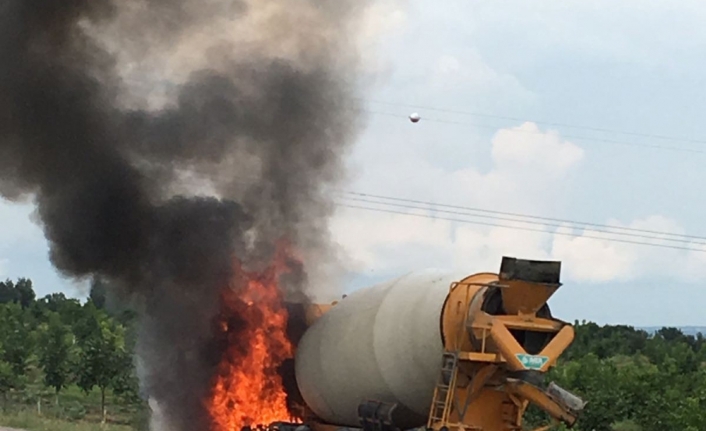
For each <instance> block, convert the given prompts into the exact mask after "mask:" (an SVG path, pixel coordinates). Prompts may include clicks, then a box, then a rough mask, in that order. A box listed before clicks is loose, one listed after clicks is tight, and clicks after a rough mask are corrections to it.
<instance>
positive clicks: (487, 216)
mask: <svg viewBox="0 0 706 431" xmlns="http://www.w3.org/2000/svg"><path fill="white" fill-rule="evenodd" d="M344 199H348V200H351V201H355V202H363V203H369V204H379V205H387V206H391V207H397V208H407V209H417V210H430V209H431V208H424V207H421V206H416V205H405V204H398V203H387V202H380V201H374V200H368V199H361V198H350V197H344ZM434 211H436V212H440V213H445V214H453V215H465V216H469V217H477V218H484V219H490V220H500V221H510V222H518V223H524V224H529V225H534V226H544V227H549V228H562V227H567V226H565V225H561V224H552V223H546V222H537V221H530V220H520V219H516V218H508V217H498V216H494V215H488V214H472V213H469V212H462V211H449V210H442V209H434ZM568 227H572V228H579V229H581V228H582V227H580V226H568ZM583 229H584V230H588V229H587V228H586V227H585V226H584V227H583ZM616 229H620V228H617V227H616ZM590 230H591V231H593V232H598V233H605V234H610V235H620V236H626V237H632V238H642V239H652V240H661V241H670V242H676V243H684V244H698V245H704V246H706V243H705V242H697V241H693V240H689V239H678V238H658V237H656V236H653V235H644V234H636V233H629V232H611V231H607V230H601V229H593V228H591V229H590Z"/></svg>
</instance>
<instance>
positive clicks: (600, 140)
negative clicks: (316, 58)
mask: <svg viewBox="0 0 706 431" xmlns="http://www.w3.org/2000/svg"><path fill="white" fill-rule="evenodd" d="M355 110H358V111H361V112H366V113H369V114H376V115H385V116H390V117H397V118H405V119H407V118H408V117H407V116H406V115H402V114H397V113H392V112H381V111H371V110H367V109H359V108H355ZM422 121H431V122H435V123H445V124H456V125H462V126H473V127H478V128H481V129H489V130H496V131H497V130H499V129H501V127H498V126H489V125H486V124H478V123H470V122H466V121H451V120H443V119H439V118H430V117H422ZM502 130H503V131H504V132H510V133H524V134H532V135H544V134H545V133H544V132H541V131H533V130H522V129H517V128H513V129H502ZM561 137H562V139H573V140H581V141H589V142H598V143H604V144H616V145H623V146H629V147H642V148H652V149H658V150H667V151H677V152H686V153H694V154H706V150H699V149H695V148H685V147H672V146H666V145H655V144H641V143H636V142H627V141H618V140H614V139H603V138H592V137H588V136H574V135H564V134H562V135H561Z"/></svg>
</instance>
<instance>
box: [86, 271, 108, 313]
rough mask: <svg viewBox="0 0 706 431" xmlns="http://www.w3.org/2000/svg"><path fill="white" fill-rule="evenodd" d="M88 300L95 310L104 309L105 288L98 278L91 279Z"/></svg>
mask: <svg viewBox="0 0 706 431" xmlns="http://www.w3.org/2000/svg"><path fill="white" fill-rule="evenodd" d="M89 298H90V300H91V301H92V302H93V304H94V305H95V306H96V308H98V309H103V308H105V301H106V286H105V282H104V281H103V280H101V279H100V278H98V277H95V278H93V280H92V281H91V293H90V294H89Z"/></svg>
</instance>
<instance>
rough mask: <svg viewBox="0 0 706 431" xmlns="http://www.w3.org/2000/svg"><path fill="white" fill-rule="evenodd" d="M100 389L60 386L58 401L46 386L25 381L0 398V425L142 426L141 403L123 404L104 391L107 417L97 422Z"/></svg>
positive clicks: (74, 430)
mask: <svg viewBox="0 0 706 431" xmlns="http://www.w3.org/2000/svg"><path fill="white" fill-rule="evenodd" d="M100 405H101V403H100V391H99V390H98V389H95V390H93V391H91V392H89V393H84V392H83V391H82V390H80V389H79V388H78V387H76V386H70V387H68V388H66V389H65V390H63V391H62V392H61V394H60V396H59V404H58V405H57V404H56V397H55V395H54V393H53V392H52V391H50V390H46V389H43V388H42V387H41V386H39V385H28V387H27V388H26V390H24V391H20V392H14V393H9V394H8V395H7V398H6V399H5V401H4V403H3V402H2V399H1V398H0V407H2V412H0V426H6V427H11V428H19V429H24V430H28V431H91V430H96V431H137V430H142V429H145V428H146V426H145V425H146V415H145V407H144V406H136V405H126V404H125V403H123V402H121V400H120V399H118V398H117V397H114V396H113V395H112V394H111V393H110V392H108V393H107V394H106V413H107V420H106V423H105V424H101V418H102V415H101V408H100Z"/></svg>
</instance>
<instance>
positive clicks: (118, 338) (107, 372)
mask: <svg viewBox="0 0 706 431" xmlns="http://www.w3.org/2000/svg"><path fill="white" fill-rule="evenodd" d="M84 309H85V311H86V316H85V318H84V319H83V320H82V322H81V323H80V325H79V333H78V334H77V341H78V345H79V348H80V352H79V359H78V362H77V365H78V366H77V370H76V376H77V384H78V386H79V387H80V388H81V389H83V390H84V391H86V392H88V391H90V390H91V389H93V388H94V387H96V386H97V387H98V388H99V389H100V391H101V412H102V418H103V419H102V420H103V422H105V419H106V410H105V393H106V390H107V389H109V388H113V387H115V386H119V384H120V381H121V379H123V378H124V377H123V376H124V373H125V372H126V370H125V360H124V358H125V355H126V350H125V338H124V329H123V327H122V326H121V325H119V324H117V323H116V322H114V321H113V320H112V319H111V318H109V317H108V316H107V315H106V314H105V313H104V312H102V311H101V310H98V309H96V308H95V306H94V305H93V304H92V303H90V302H89V303H87V304H86V306H84Z"/></svg>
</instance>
